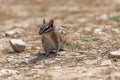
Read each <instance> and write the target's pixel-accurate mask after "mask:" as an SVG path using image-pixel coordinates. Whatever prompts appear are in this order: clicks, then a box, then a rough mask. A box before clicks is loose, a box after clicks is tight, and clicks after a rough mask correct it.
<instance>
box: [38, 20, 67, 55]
mask: <svg viewBox="0 0 120 80" xmlns="http://www.w3.org/2000/svg"><path fill="white" fill-rule="evenodd" d="M39 27H40V29H39V34H40V35H41V41H42V46H43V49H44V50H45V53H47V54H48V53H51V52H52V53H53V52H54V53H57V52H58V51H60V50H63V48H64V45H65V43H66V34H65V33H64V32H62V31H57V30H56V29H55V26H54V20H50V22H49V23H48V22H46V21H45V19H43V24H42V25H41V26H39Z"/></svg>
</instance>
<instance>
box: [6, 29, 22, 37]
mask: <svg viewBox="0 0 120 80" xmlns="http://www.w3.org/2000/svg"><path fill="white" fill-rule="evenodd" d="M23 33H24V30H23V29H13V30H9V31H6V32H5V35H6V36H8V37H11V36H14V35H22V34H23Z"/></svg>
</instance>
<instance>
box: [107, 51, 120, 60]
mask: <svg viewBox="0 0 120 80" xmlns="http://www.w3.org/2000/svg"><path fill="white" fill-rule="evenodd" d="M109 57H111V58H120V50H118V51H112V52H110V54H109Z"/></svg>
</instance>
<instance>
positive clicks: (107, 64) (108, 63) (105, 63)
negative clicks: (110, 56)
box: [100, 60, 112, 66]
mask: <svg viewBox="0 0 120 80" xmlns="http://www.w3.org/2000/svg"><path fill="white" fill-rule="evenodd" d="M111 64H112V62H111V61H110V60H105V61H102V62H101V64H100V66H110V65H111Z"/></svg>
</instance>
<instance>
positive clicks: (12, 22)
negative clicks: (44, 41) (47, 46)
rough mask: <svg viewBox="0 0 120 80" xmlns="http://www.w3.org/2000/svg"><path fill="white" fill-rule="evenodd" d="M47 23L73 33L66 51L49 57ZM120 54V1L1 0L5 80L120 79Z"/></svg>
mask: <svg viewBox="0 0 120 80" xmlns="http://www.w3.org/2000/svg"><path fill="white" fill-rule="evenodd" d="M42 19H46V20H47V21H49V20H50V19H54V21H55V25H56V26H62V28H63V29H64V30H65V31H66V32H67V37H68V38H67V42H68V43H67V45H66V47H65V49H66V51H62V52H59V53H58V54H59V55H57V56H56V55H53V54H51V55H49V56H45V55H44V54H43V53H44V51H43V48H42V46H41V41H40V35H39V34H38V27H37V25H39V24H41V23H42ZM11 39H22V40H23V41H24V42H25V43H26V48H25V51H23V52H19V53H18V52H14V51H13V49H12V48H11V45H10V43H9V41H10V40H11ZM119 49H120V0H0V80H120V59H119V58H120V50H119Z"/></svg>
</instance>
